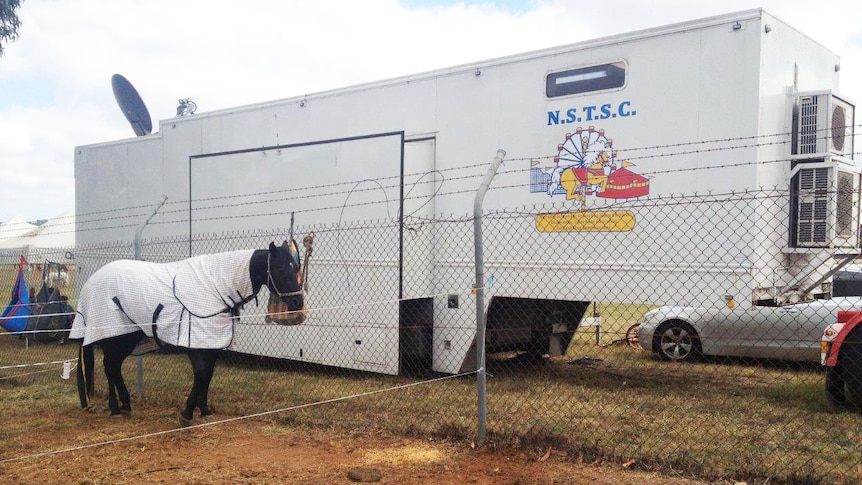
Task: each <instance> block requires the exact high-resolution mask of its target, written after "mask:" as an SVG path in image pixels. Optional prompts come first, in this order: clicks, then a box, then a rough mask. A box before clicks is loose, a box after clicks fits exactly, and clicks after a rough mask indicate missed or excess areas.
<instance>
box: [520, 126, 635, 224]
mask: <svg viewBox="0 0 862 485" xmlns="http://www.w3.org/2000/svg"><path fill="white" fill-rule="evenodd" d="M630 167H634V164H633V163H631V162H629V161H628V160H622V159H620V158H619V157H618V155H617V151H616V150H615V149H614V146H613V140H611V139H609V138H607V137H606V136H605V130H603V129H599V130H596V129H595V127H593V126H590V127H589V128H588V129H586V130H584V129H583V128H580V127H578V129H577V130H575V132H574V133H567V134H566V137H565V140H564V141H563V143H560V144H559V145H557V156H556V157H554V165H553V166H551V167H545V168H542V167H539V162H538V161H535V160H533V161H532V162H531V167H530V192H534V193H546V194H548V195H549V196H552V197H556V196H561V195H562V196H564V197H565V198H566V200H568V201H571V202H572V204H573V205H574V208H575V209H576V210H580V211H586V210H587V202H588V200H589V197H601V198H606V199H629V198H634V197H641V196H645V195H648V194H649V179H647V178H646V177H644V176H642V175H639V174H637V173H635V172H633V171H632V170H630ZM569 214H571V215H569V216H566V217H561V216H560V215H559V214H555V215H553V217H550V216H549V215H547V214H546V215H543V216H540V217H539V218H538V219H537V229H538V230H540V231H542V232H560V231H566V232H568V231H628V230H631V229H633V228H634V223H635V219H634V214H632V213H631V212H628V211H610V212H590V213H589V214H590V215H589V216H587V215H586V214H583V213H582V214H580V215H574V213H569ZM549 221H550V222H549Z"/></svg>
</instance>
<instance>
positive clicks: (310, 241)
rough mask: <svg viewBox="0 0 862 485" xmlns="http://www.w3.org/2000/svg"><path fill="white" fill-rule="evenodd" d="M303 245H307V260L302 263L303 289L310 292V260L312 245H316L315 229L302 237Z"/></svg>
mask: <svg viewBox="0 0 862 485" xmlns="http://www.w3.org/2000/svg"><path fill="white" fill-rule="evenodd" d="M302 245H303V246H305V258H304V259H305V261H304V262H303V263H302V289H303V291H305V292H306V293H308V260H309V259H310V258H311V252H312V246H313V245H314V231H311V232H309V233H308V234H306V235H305V237H304V238H302Z"/></svg>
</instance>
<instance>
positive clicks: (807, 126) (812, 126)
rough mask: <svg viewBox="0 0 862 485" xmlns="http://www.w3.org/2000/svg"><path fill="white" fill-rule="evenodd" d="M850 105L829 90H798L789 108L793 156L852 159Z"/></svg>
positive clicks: (853, 133) (852, 118) (852, 129)
mask: <svg viewBox="0 0 862 485" xmlns="http://www.w3.org/2000/svg"><path fill="white" fill-rule="evenodd" d="M854 116H855V108H854V106H853V105H852V104H851V103H849V102H847V101H845V100H843V99H841V98H839V97H838V96H835V95H833V94H832V93H831V92H828V91H826V92H817V93H802V94H799V95H797V96H796V105H795V106H794V110H793V123H794V140H793V155H794V158H811V157H813V156H818V155H823V156H826V155H832V156H838V157H844V158H846V159H847V160H848V161H849V160H852V159H853V142H854V135H855V129H854V125H855V123H854V121H855V120H854Z"/></svg>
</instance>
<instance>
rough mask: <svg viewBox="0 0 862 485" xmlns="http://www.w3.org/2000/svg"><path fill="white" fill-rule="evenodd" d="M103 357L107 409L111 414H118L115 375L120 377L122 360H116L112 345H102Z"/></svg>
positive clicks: (118, 406)
mask: <svg viewBox="0 0 862 485" xmlns="http://www.w3.org/2000/svg"><path fill="white" fill-rule="evenodd" d="M102 351H103V353H104V358H103V359H102V365H103V366H104V368H105V377H106V378H107V380H108V409H109V410H110V411H111V416H116V415H118V414H120V405H119V403H118V402H117V375H118V374H120V378H122V364H123V363H122V362H121V361H120V362H118V361H117V358H116V356H115V355H114V350H113V348H112V347H103V348H102Z"/></svg>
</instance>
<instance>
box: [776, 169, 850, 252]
mask: <svg viewBox="0 0 862 485" xmlns="http://www.w3.org/2000/svg"><path fill="white" fill-rule="evenodd" d="M793 172H794V175H793V176H792V187H793V190H792V194H793V195H792V203H793V213H792V214H791V224H792V227H791V233H792V234H793V241H792V242H793V243H795V244H793V245H794V246H795V247H798V248H806V247H808V248H826V247H828V248H855V247H857V246H858V242H859V241H858V230H859V174H858V173H856V172H854V171H849V170H841V169H840V168H838V167H837V164H835V163H830V162H820V163H802V164H799V165H798V166H797V167H796V169H794V170H793Z"/></svg>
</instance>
